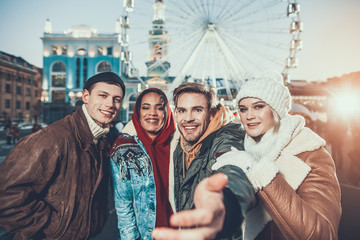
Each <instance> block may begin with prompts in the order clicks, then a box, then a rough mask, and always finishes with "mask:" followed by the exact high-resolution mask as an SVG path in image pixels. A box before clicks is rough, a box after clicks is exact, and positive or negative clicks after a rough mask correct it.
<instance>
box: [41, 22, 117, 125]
mask: <svg viewBox="0 0 360 240" xmlns="http://www.w3.org/2000/svg"><path fill="white" fill-rule="evenodd" d="M41 39H42V41H43V84H42V89H43V91H42V97H41V98H42V101H43V106H42V107H43V117H44V119H43V121H44V122H46V123H51V122H54V121H56V120H58V119H60V118H62V117H64V116H65V115H67V114H69V113H71V112H72V111H73V110H74V109H75V108H76V106H78V105H79V104H77V103H80V102H81V96H82V89H83V86H84V84H85V82H86V80H87V79H88V78H89V77H91V76H93V75H95V74H97V73H99V72H104V71H112V72H115V73H117V74H119V68H120V52H121V50H120V44H119V43H118V33H117V32H115V33H110V34H101V33H98V32H97V30H96V29H94V28H93V27H91V26H86V25H78V26H75V27H73V28H71V29H69V30H67V31H65V32H64V33H53V32H52V23H51V22H50V21H49V20H47V21H46V23H45V31H44V35H43V37H42V38H41Z"/></svg>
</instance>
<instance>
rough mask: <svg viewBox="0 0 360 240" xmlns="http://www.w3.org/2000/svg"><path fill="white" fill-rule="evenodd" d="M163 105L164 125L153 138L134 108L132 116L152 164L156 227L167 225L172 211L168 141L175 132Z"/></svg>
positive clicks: (168, 107)
mask: <svg viewBox="0 0 360 240" xmlns="http://www.w3.org/2000/svg"><path fill="white" fill-rule="evenodd" d="M147 93H149V92H147ZM142 95H143V93H141V94H140V96H139V98H138V99H140V97H141V96H142ZM165 107H167V115H166V119H165V122H164V126H163V127H162V129H161V130H160V132H159V134H158V135H157V136H156V137H155V138H154V139H151V138H150V137H149V135H148V134H147V132H146V131H145V130H144V129H143V128H142V126H141V123H140V121H139V119H138V116H137V113H136V109H134V114H133V116H132V121H133V124H134V127H135V129H136V133H137V136H138V138H139V139H140V141H141V142H142V143H143V144H144V146H145V148H146V150H147V152H148V154H149V156H150V158H151V162H152V165H153V170H154V178H155V186H156V227H169V226H170V224H169V218H170V216H171V214H172V213H173V212H172V209H171V206H170V202H169V197H168V196H169V163H170V143H171V139H172V135H173V133H174V132H175V121H174V117H173V114H172V112H171V109H170V106H169V104H167V106H165Z"/></svg>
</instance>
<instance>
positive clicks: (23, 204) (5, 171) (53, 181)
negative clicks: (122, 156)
mask: <svg viewBox="0 0 360 240" xmlns="http://www.w3.org/2000/svg"><path fill="white" fill-rule="evenodd" d="M99 149H100V151H99V150H97V146H96V145H95V144H94V142H93V139H92V134H91V131H90V128H89V126H88V123H87V120H86V118H85V115H84V113H83V111H82V109H81V107H80V108H78V109H77V110H76V111H75V112H74V113H73V114H72V115H68V116H66V117H65V118H63V119H61V120H59V121H57V122H55V123H53V124H51V125H49V126H48V127H46V128H44V129H42V130H40V131H38V132H36V133H34V134H31V135H29V136H27V137H24V138H23V139H21V141H20V142H19V143H18V144H17V145H16V146H15V147H14V148H13V150H12V151H11V152H10V153H9V155H8V156H7V158H6V159H5V160H4V162H3V163H2V164H1V165H0V225H1V226H3V227H4V228H5V229H6V230H7V231H11V232H16V235H15V239H88V238H89V237H90V236H93V235H95V234H97V233H99V232H100V231H101V229H102V228H103V226H104V224H105V221H106V219H107V215H108V203H107V196H108V194H107V192H108V181H109V179H108V159H107V158H106V156H105V155H104V154H102V153H104V152H107V149H105V146H104V144H102V147H99Z"/></svg>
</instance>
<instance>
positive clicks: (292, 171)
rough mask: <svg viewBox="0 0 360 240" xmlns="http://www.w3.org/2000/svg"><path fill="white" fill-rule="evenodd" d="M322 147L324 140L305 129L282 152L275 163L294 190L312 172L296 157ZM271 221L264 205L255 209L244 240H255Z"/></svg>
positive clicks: (252, 211)
mask: <svg viewBox="0 0 360 240" xmlns="http://www.w3.org/2000/svg"><path fill="white" fill-rule="evenodd" d="M322 146H325V141H324V139H322V138H321V137H320V136H319V135H317V134H316V133H314V132H313V131H312V130H310V129H309V128H306V127H305V128H303V129H302V130H301V131H300V132H299V133H298V134H297V135H296V136H295V137H294V138H293V139H292V140H291V141H290V143H289V144H288V145H287V146H286V147H285V148H284V149H283V150H282V152H281V154H280V156H279V157H278V159H277V160H276V161H275V164H276V165H277V167H278V168H279V172H280V174H282V175H283V177H284V178H285V180H286V182H287V183H288V184H289V185H290V186H291V187H292V188H293V189H294V190H297V189H298V188H299V186H300V185H301V184H302V182H303V181H304V179H305V178H306V176H307V175H308V174H309V172H310V171H311V168H310V166H308V165H307V164H306V163H305V162H304V161H303V160H301V159H299V158H298V157H296V155H298V154H300V153H302V152H306V151H314V150H316V149H318V148H320V147H322ZM271 220H272V219H271V217H270V215H269V213H268V212H267V211H266V209H265V207H264V206H263V204H262V203H259V204H258V205H257V206H256V207H255V208H254V209H251V210H250V211H249V212H248V213H247V214H246V217H245V221H246V225H245V231H244V234H245V236H244V239H245V240H249V239H251V240H252V239H255V238H256V236H257V235H258V234H259V233H260V232H261V231H262V229H263V228H264V227H265V225H266V224H267V223H268V222H270V221H271Z"/></svg>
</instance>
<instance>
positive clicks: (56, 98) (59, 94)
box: [52, 91, 65, 102]
mask: <svg viewBox="0 0 360 240" xmlns="http://www.w3.org/2000/svg"><path fill="white" fill-rule="evenodd" d="M52 101H53V102H65V91H52Z"/></svg>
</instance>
